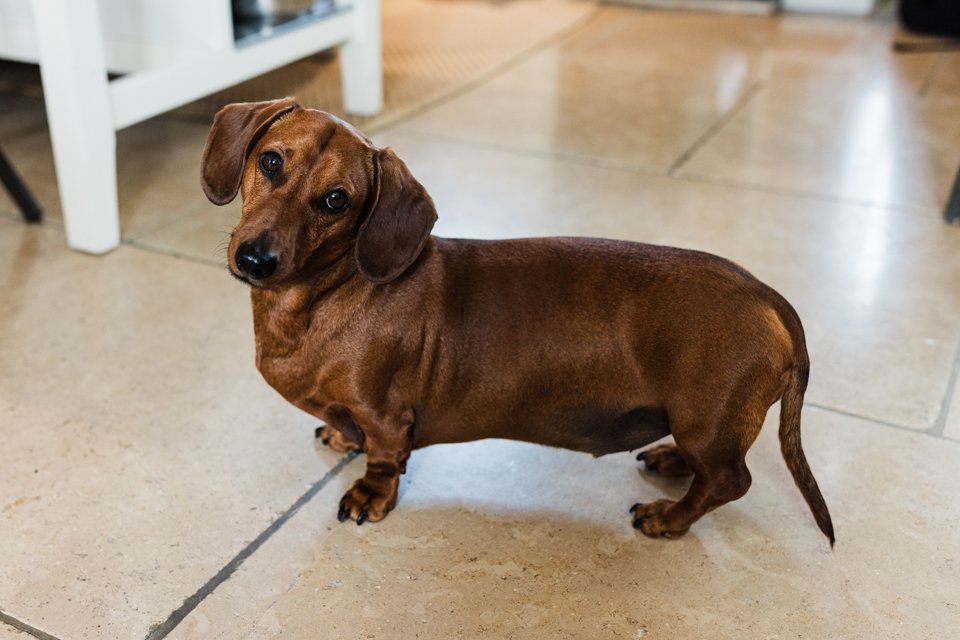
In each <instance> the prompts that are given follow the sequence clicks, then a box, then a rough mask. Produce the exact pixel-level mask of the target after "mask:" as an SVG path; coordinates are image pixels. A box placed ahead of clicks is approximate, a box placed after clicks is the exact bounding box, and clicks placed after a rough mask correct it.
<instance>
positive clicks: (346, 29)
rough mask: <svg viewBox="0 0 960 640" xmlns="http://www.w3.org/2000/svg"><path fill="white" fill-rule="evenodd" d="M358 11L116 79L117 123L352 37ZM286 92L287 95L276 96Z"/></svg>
mask: <svg viewBox="0 0 960 640" xmlns="http://www.w3.org/2000/svg"><path fill="white" fill-rule="evenodd" d="M353 26H354V20H353V15H352V14H351V12H349V11H344V12H341V13H338V14H335V15H331V16H326V17H324V18H322V19H320V20H317V21H315V22H313V23H310V24H307V25H306V26H303V27H298V28H296V29H293V30H291V31H289V32H287V33H284V34H282V35H278V36H275V37H272V38H269V39H266V40H262V41H259V42H256V43H254V44H251V45H249V46H247V47H240V48H237V49H236V50H231V51H227V52H223V53H220V54H207V55H205V56H202V57H198V58H197V59H196V60H193V61H192V62H190V63H188V64H179V65H170V66H166V67H161V68H158V69H148V70H145V71H140V72H137V73H133V74H130V75H129V76H124V77H122V78H118V79H116V80H114V81H113V82H112V83H111V88H110V90H111V95H112V103H113V113H114V126H116V128H117V129H122V128H124V127H128V126H130V125H131V124H134V123H136V122H139V121H141V120H146V119H147V118H150V117H153V116H155V115H157V114H160V113H163V112H165V111H169V110H170V109H175V108H176V107H179V106H181V105H184V104H186V103H188V102H190V101H192V100H196V99H198V98H202V97H203V96H206V95H209V94H211V93H214V92H216V91H219V90H221V89H225V88H227V87H230V86H232V85H235V84H237V83H238V82H243V81H244V80H247V79H249V78H252V77H254V76H258V75H260V74H261V73H266V72H267V71H270V70H271V69H275V68H276V67H279V66H281V65H285V64H288V63H290V62H293V61H295V60H299V59H300V58H303V57H305V56H308V55H310V54H312V53H315V52H316V51H319V50H323V49H327V48H330V47H334V46H336V45H338V44H340V43H341V42H344V41H346V40H347V39H348V38H350V37H351V33H352V29H353ZM277 97H283V96H277Z"/></svg>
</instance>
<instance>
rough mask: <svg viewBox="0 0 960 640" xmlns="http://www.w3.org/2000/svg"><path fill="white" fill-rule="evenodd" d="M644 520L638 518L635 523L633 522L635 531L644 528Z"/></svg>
mask: <svg viewBox="0 0 960 640" xmlns="http://www.w3.org/2000/svg"><path fill="white" fill-rule="evenodd" d="M643 520H644V519H643V518H637V519H636V520H634V521H633V528H634V529H640V528H641V527H643Z"/></svg>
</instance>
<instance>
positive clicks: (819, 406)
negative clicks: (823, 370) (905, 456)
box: [803, 402, 949, 440]
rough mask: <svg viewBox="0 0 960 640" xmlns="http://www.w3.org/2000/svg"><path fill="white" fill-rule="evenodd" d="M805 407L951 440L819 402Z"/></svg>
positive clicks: (930, 431)
mask: <svg viewBox="0 0 960 640" xmlns="http://www.w3.org/2000/svg"><path fill="white" fill-rule="evenodd" d="M803 406H805V407H811V408H813V409H819V410H820V411H826V412H828V413H834V414H837V415H840V416H846V417H848V418H856V419H857V420H863V421H864V422H872V423H873V424H875V425H877V426H880V427H887V428H888V429H896V430H897V431H906V432H908V433H913V434H916V435H920V436H931V437H934V438H937V439H938V440H949V438H946V437H944V436H943V435H942V434H938V433H932V430H930V429H926V430H924V429H914V428H911V427H908V426H905V425H902V424H897V423H896V422H887V421H886V420H880V419H879V418H871V417H870V416H865V415H863V414H860V413H854V412H853V411H845V410H844V409H838V408H836V407H829V406H827V405H824V404H819V403H817V402H804V403H803Z"/></svg>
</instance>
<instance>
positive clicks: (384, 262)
mask: <svg viewBox="0 0 960 640" xmlns="http://www.w3.org/2000/svg"><path fill="white" fill-rule="evenodd" d="M376 153H377V155H376V158H375V160H374V164H375V165H376V174H377V177H376V186H375V189H376V193H375V196H374V199H373V206H372V207H371V209H370V211H369V212H368V213H367V219H366V220H364V221H363V224H362V225H360V230H359V231H358V232H357V244H356V247H355V251H356V258H357V267H358V268H359V270H360V275H362V276H363V277H364V278H366V279H367V280H370V281H371V282H376V283H383V282H389V281H390V280H393V279H394V278H396V277H397V276H399V275H400V274H401V273H403V272H404V271H405V270H406V269H407V267H409V266H410V265H411V264H412V263H413V261H414V260H416V259H417V256H419V255H420V251H422V250H423V245H424V244H426V242H427V238H429V237H430V230H431V229H433V223H434V222H436V221H437V210H436V208H435V207H434V206H433V200H431V199H430V195H429V194H428V193H427V190H426V189H424V188H423V185H422V184H420V183H419V182H417V180H416V178H414V177H413V175H411V173H410V170H409V169H407V165H405V164H404V163H403V161H402V160H401V159H400V158H398V157H397V154H395V153H394V152H393V150H392V149H379V150H377V152H376Z"/></svg>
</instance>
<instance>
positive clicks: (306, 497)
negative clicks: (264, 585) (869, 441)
mask: <svg viewBox="0 0 960 640" xmlns="http://www.w3.org/2000/svg"><path fill="white" fill-rule="evenodd" d="M358 455H359V454H358V453H357V452H355V451H353V452H351V453H348V454H347V455H345V456H344V457H343V458H341V459H340V461H339V462H338V463H337V464H336V466H334V467H333V468H332V469H330V470H329V471H327V473H326V474H324V476H323V477H322V478H320V480H318V481H317V482H315V483H313V484H312V485H311V486H310V488H309V489H307V491H306V493H304V494H303V495H302V496H300V497H299V498H298V499H297V501H296V502H294V503H293V504H292V505H291V506H290V508H289V509H287V510H286V511H284V512H283V514H282V515H281V516H280V517H279V518H277V519H276V520H274V521H273V522H272V523H271V524H270V526H269V527H267V528H266V529H264V530H263V531H262V532H261V533H260V535H258V536H257V537H256V538H255V539H254V540H253V542H251V543H250V544H248V545H247V546H246V547H244V548H243V549H242V550H241V551H240V553H238V554H237V555H235V556H234V557H233V559H232V560H231V561H230V562H228V563H227V564H226V565H224V566H223V568H222V569H220V571H218V572H217V573H216V575H214V576H213V577H212V578H210V579H209V580H208V581H207V583H206V584H204V585H203V586H202V587H200V589H198V590H197V592H196V593H194V594H193V595H192V596H190V597H189V598H187V599H185V600H184V601H183V604H182V605H181V606H180V607H179V608H178V609H176V610H175V611H173V612H172V613H171V614H170V616H169V617H168V618H167V619H166V620H164V621H163V622H161V623H159V624H156V625H153V626H152V627H150V630H149V632H148V633H147V635H146V638H145V640H160V638H165V637H166V636H167V635H168V634H169V633H170V632H171V631H173V630H174V628H176V626H177V625H178V624H180V623H181V622H182V621H183V620H184V618H186V617H187V616H188V615H189V614H190V612H191V611H193V610H194V609H196V608H197V606H198V605H199V604H200V603H201V602H203V600H204V599H205V598H206V597H207V596H209V595H210V594H211V593H213V591H214V590H215V589H216V588H217V587H218V586H220V585H221V584H222V583H224V582H226V581H227V580H229V579H230V576H232V575H233V574H234V572H235V571H236V570H237V569H239V568H240V565H242V564H243V563H244V561H246V559H247V558H249V557H250V556H251V555H253V553H254V552H255V551H256V550H257V549H259V548H260V546H261V545H263V543H264V542H266V541H267V540H269V539H270V537H271V536H273V534H275V533H276V532H277V531H279V530H280V528H281V527H282V526H283V525H284V524H286V522H287V521H288V520H289V519H290V518H292V517H293V516H294V515H296V513H297V512H298V511H299V510H300V508H301V507H303V506H304V505H305V504H307V503H308V502H310V500H311V499H312V498H313V497H314V496H315V495H317V494H318V493H319V492H320V491H321V490H322V489H323V488H324V487H325V486H327V483H329V482H330V481H331V480H332V479H333V478H335V477H336V476H337V475H339V474H340V472H341V471H343V469H344V468H345V467H346V466H347V465H348V464H350V462H352V461H353V459H354V458H356V457H357V456H358ZM38 637H40V636H38ZM54 640H56V639H54Z"/></svg>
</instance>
